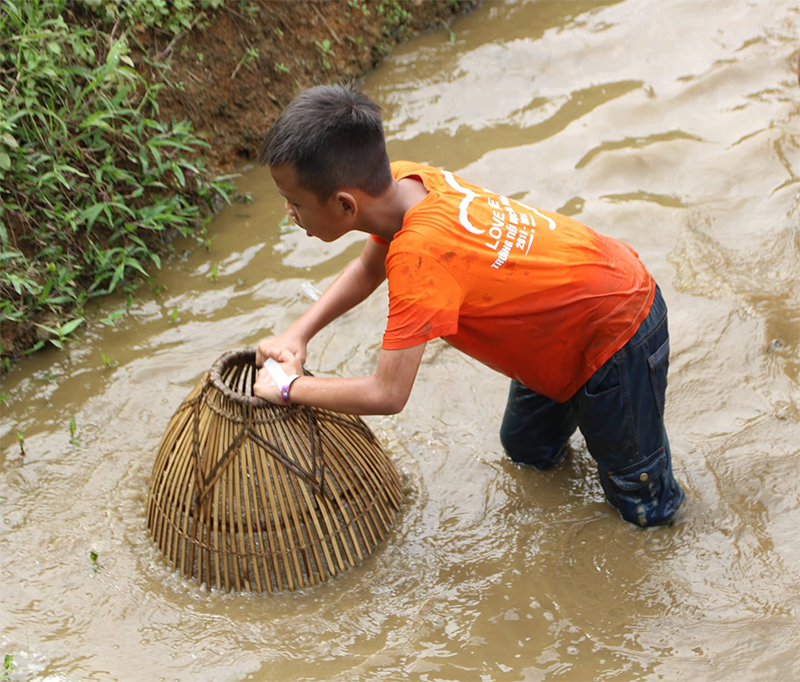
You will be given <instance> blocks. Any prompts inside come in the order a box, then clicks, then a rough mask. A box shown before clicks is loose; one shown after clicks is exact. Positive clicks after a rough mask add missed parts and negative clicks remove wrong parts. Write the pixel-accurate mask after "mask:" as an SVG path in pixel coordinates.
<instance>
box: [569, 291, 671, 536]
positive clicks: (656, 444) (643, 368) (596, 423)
mask: <svg viewBox="0 0 800 682" xmlns="http://www.w3.org/2000/svg"><path fill="white" fill-rule="evenodd" d="M668 366H669V331H668V327H667V306H666V304H665V303H664V300H663V298H662V297H661V292H660V290H658V289H656V298H655V300H654V301H653V306H652V308H651V310H650V313H649V315H648V316H647V318H646V319H645V320H644V322H642V324H641V325H640V327H639V329H638V330H637V331H636V334H634V336H633V338H632V339H631V340H630V341H628V343H627V344H626V345H625V346H624V347H623V348H622V349H621V350H620V351H619V352H618V353H616V355H614V356H613V357H612V358H611V359H610V360H609V361H608V362H606V363H605V364H604V365H603V366H602V367H601V368H600V369H598V370H597V372H595V374H594V375H593V376H592V377H591V378H590V379H589V381H587V382H586V384H585V385H584V386H583V387H582V388H581V389H580V390H579V391H578V393H577V394H576V395H575V396H573V398H572V399H571V400H570V402H571V403H573V404H574V406H575V411H576V415H577V420H578V426H579V428H580V430H581V432H582V433H583V435H584V438H585V439H586V445H587V447H588V448H589V452H590V453H591V455H592V457H594V459H595V460H596V461H597V464H598V469H599V474H600V482H601V483H602V485H603V490H604V491H605V494H606V498H607V499H608V501H609V502H610V503H611V504H612V505H613V506H614V507H616V508H617V509H618V510H619V511H620V513H621V514H622V516H623V518H625V519H626V520H628V521H630V522H631V523H635V524H638V525H640V526H655V525H659V524H664V523H668V522H669V521H670V519H672V517H673V515H674V514H675V512H676V511H677V510H678V507H680V505H681V503H682V502H683V498H684V494H683V490H682V489H681V487H680V485H678V482H677V481H676V480H675V478H674V476H673V473H672V460H671V455H670V449H669V441H668V439H667V432H666V430H665V428H664V395H665V392H666V388H667V369H668Z"/></svg>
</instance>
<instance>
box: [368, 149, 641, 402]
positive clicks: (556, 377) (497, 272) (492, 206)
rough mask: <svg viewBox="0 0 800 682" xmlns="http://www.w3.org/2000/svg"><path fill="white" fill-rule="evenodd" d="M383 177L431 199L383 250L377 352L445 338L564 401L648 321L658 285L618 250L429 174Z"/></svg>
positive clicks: (560, 221) (429, 170) (553, 218)
mask: <svg viewBox="0 0 800 682" xmlns="http://www.w3.org/2000/svg"><path fill="white" fill-rule="evenodd" d="M392 174H393V175H394V178H395V180H401V179H403V178H406V177H415V178H418V179H419V180H421V181H422V183H423V185H424V186H425V189H427V190H428V195H427V196H426V197H425V198H424V199H423V200H422V201H421V202H419V203H418V204H417V205H416V206H414V207H413V208H411V209H410V210H409V211H408V212H407V213H406V215H405V217H404V219H403V226H402V228H401V229H400V231H399V232H397V234H396V235H395V237H394V239H393V240H392V242H391V244H390V246H389V252H388V255H387V257H386V272H387V277H388V280H389V317H388V321H387V327H386V332H385V333H384V336H383V348H385V349H402V348H410V347H412V346H415V345H417V344H419V343H423V342H425V341H429V340H431V339H434V338H437V337H442V338H443V339H444V340H445V341H447V342H448V343H449V344H451V345H452V346H454V347H456V348H458V349H459V350H461V351H463V352H464V353H466V354H467V355H470V356H472V357H473V358H475V359H477V360H479V361H481V362H482V363H484V364H486V365H488V366H489V367H491V368H493V369H495V370H497V371H499V372H502V373H503V374H505V375H506V376H509V377H511V378H513V379H517V380H518V381H520V382H522V383H523V384H525V386H527V387H528V388H530V389H531V390H533V391H536V392H537V393H540V394H542V395H545V396H547V397H549V398H552V399H554V400H557V401H561V402H563V401H565V400H567V399H569V398H570V397H571V396H572V395H573V394H574V393H575V392H576V391H577V390H578V389H579V388H580V387H581V386H582V385H583V384H584V383H585V382H586V381H587V379H589V377H590V376H591V375H592V374H593V373H594V372H595V370H597V369H598V368H599V367H600V366H601V365H602V364H603V363H604V362H605V361H606V360H608V359H609V358H610V357H611V356H612V355H613V354H614V353H616V352H617V351H618V350H619V349H620V348H622V346H624V345H625V343H626V342H627V341H628V340H629V339H630V338H631V337H632V336H633V334H634V333H635V332H636V329H637V328H638V327H639V324H640V323H641V322H642V320H644V318H645V317H646V316H647V313H648V312H649V310H650V305H651V304H652V302H653V297H654V296H655V281H654V280H653V278H652V276H651V275H650V273H649V272H648V271H647V269H646V268H645V266H644V265H643V264H642V262H641V261H640V260H639V257H638V255H637V254H636V252H635V251H634V250H633V249H632V248H630V247H629V246H627V245H626V244H623V243H622V242H619V241H617V240H615V239H612V238H610V237H605V236H603V235H600V234H597V233H596V232H594V231H593V230H591V229H589V228H588V227H586V226H585V225H582V224H581V223H579V222H577V221H576V220H572V219H571V218H568V217H566V216H562V215H559V214H558V213H553V212H550V211H545V210H542V209H539V208H533V207H531V206H526V205H525V204H522V203H520V202H518V201H515V200H513V199H508V198H506V197H503V196H500V195H498V194H495V193H493V192H490V191H488V190H486V189H483V188H481V187H478V186H477V185H473V184H470V183H468V182H465V181H464V180H462V179H461V178H459V177H456V176H455V175H453V174H452V173H449V172H448V171H444V170H441V169H438V168H434V167H431V166H425V165H422V164H417V163H411V162H408V161H398V162H395V163H393V164H392Z"/></svg>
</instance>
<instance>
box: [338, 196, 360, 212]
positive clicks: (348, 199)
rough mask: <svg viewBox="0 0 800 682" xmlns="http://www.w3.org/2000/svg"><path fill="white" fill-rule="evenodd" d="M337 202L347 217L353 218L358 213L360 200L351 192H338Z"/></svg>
mask: <svg viewBox="0 0 800 682" xmlns="http://www.w3.org/2000/svg"><path fill="white" fill-rule="evenodd" d="M336 204H337V206H338V207H339V210H340V211H341V212H342V215H343V216H344V217H345V218H348V219H352V218H355V217H356V215H357V214H358V202H357V201H356V198H355V197H354V196H353V195H352V194H350V192H337V193H336Z"/></svg>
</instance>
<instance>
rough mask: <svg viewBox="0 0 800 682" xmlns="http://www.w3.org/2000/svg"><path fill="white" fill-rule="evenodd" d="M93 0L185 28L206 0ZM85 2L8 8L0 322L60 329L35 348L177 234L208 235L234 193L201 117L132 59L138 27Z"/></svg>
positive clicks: (152, 264) (8, 2) (139, 271)
mask: <svg viewBox="0 0 800 682" xmlns="http://www.w3.org/2000/svg"><path fill="white" fill-rule="evenodd" d="M221 3H222V0H218V1H217V2H213V1H208V2H201V3H200V6H201V7H214V6H219V5H221ZM83 4H85V5H86V6H87V7H89V8H90V9H92V10H94V11H97V13H98V15H99V16H103V17H106V16H107V15H108V16H111V17H112V18H115V21H120V22H122V23H123V24H124V22H125V21H127V22H132V21H141V22H142V23H144V24H145V25H156V26H167V27H168V26H173V24H171V23H170V22H177V23H176V24H174V26H173V28H180V27H182V26H183V27H186V26H188V25H190V24H191V21H192V18H191V17H193V16H194V14H195V12H196V11H197V9H198V8H197V6H196V3H195V2H194V1H193V0H172V1H171V2H168V0H116V1H115V0H111V1H110V2H103V3H100V2H99V0H98V2H94V1H93V0H84V3H83ZM74 7H75V6H74V5H72V4H70V3H69V2H68V1H67V0H25V1H24V2H20V1H19V0H3V11H2V12H0V320H8V321H10V322H13V323H19V324H25V323H27V324H36V325H37V327H38V328H39V330H40V332H44V333H45V335H48V336H49V339H46V340H40V341H38V342H37V343H36V344H34V346H35V349H38V348H41V347H42V346H43V345H45V344H46V343H48V341H49V342H50V343H52V344H53V345H55V346H57V347H59V348H63V347H64V342H65V340H66V339H67V337H69V336H70V335H71V334H72V333H73V332H74V331H75V330H76V329H77V328H78V327H79V326H80V325H81V324H82V323H83V322H84V318H83V316H82V315H80V310H81V308H82V307H83V306H84V304H85V303H86V301H87V300H88V299H90V298H93V297H96V296H101V295H105V294H108V293H110V292H112V291H115V290H117V289H118V288H121V287H127V286H129V285H130V284H131V283H132V282H134V281H135V280H136V279H137V278H139V279H141V278H142V277H144V276H146V275H147V274H148V271H149V270H150V269H151V268H156V269H158V268H160V266H161V257H160V255H159V253H160V252H161V251H163V249H164V246H165V245H166V244H167V243H168V242H169V241H170V240H171V239H172V238H173V237H174V236H176V235H184V236H195V237H197V239H198V240H199V241H201V242H202V241H203V240H204V239H205V233H204V230H205V223H204V217H206V216H208V214H209V213H210V211H211V209H212V207H214V206H215V205H217V204H218V203H221V202H227V201H229V199H230V194H231V193H232V192H233V191H234V188H233V185H232V183H231V181H230V177H229V176H228V177H225V176H223V177H219V178H214V179H211V180H209V179H208V178H207V172H206V170H205V168H204V166H203V165H202V164H201V163H200V162H198V161H197V160H196V159H197V158H198V155H199V153H200V152H201V151H202V150H203V149H204V148H205V147H206V146H207V143H206V142H205V141H203V140H201V139H200V138H198V137H197V136H196V135H195V134H194V133H193V132H192V129H191V126H190V124H189V123H188V122H186V121H177V122H171V123H164V122H161V121H159V120H158V119H157V114H158V102H157V94H158V92H159V90H160V88H161V87H163V84H160V83H154V82H151V81H150V80H146V79H144V78H143V77H142V76H141V75H140V74H139V73H138V72H137V71H136V70H135V69H134V68H133V66H134V64H133V60H132V58H131V54H130V50H129V46H128V41H127V37H126V33H125V32H124V31H119V30H118V29H117V27H113V28H111V27H110V32H105V31H104V30H103V25H102V24H96V25H92V26H83V25H80V24H79V23H78V22H77V21H76V20H75V17H74V15H73V12H74V11H75V10H74ZM123 20H124V21H123ZM106 319H107V320H108V321H110V318H106ZM53 320H56V322H55V323H54V322H53ZM104 323H106V322H104ZM39 336H40V337H41V336H42V334H41V333H40V334H39Z"/></svg>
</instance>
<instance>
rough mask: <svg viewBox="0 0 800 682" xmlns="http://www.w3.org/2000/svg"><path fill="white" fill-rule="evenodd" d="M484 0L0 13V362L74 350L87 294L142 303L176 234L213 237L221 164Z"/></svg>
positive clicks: (57, 1) (229, 0)
mask: <svg viewBox="0 0 800 682" xmlns="http://www.w3.org/2000/svg"><path fill="white" fill-rule="evenodd" d="M477 4H478V2H477V0H380V1H378V0H366V1H365V0H362V1H358V0H337V1H327V2H326V1H316V0H315V1H311V0H308V1H306V0H303V1H298V2H272V1H269V0H266V1H265V0H261V1H257V0H197V2H195V3H194V5H192V6H190V7H189V8H188V9H187V8H185V7H184V8H183V9H181V10H180V11H179V10H175V9H174V8H173V9H170V10H168V11H167V10H165V12H167V13H161V14H154V13H153V10H152V8H151V7H150V6H149V5H146V4H142V3H139V4H137V3H128V4H116V5H115V4H114V3H113V2H111V3H108V4H106V5H104V6H100V5H97V6H95V5H96V3H93V2H90V1H89V0H78V1H76V2H67V1H66V0H34V2H32V3H31V4H30V5H29V6H26V7H24V8H21V9H19V10H17V9H16V8H15V9H14V12H10V13H8V14H6V15H4V16H3V17H2V18H0V34H2V35H0V37H3V40H0V91H2V92H4V93H6V94H4V99H5V105H3V104H2V103H0V119H2V120H1V121H0V180H2V183H0V184H1V185H2V186H1V187H0V199H2V202H0V204H2V209H0V242H1V243H0V247H2V248H0V261H1V262H2V263H3V266H4V267H3V271H2V273H0V296H1V298H0V359H1V360H2V363H0V372H6V371H8V370H9V369H10V368H11V367H12V366H13V362H14V361H15V360H16V359H18V358H19V357H21V356H22V355H23V354H25V353H30V352H33V351H35V350H36V349H38V348H41V347H43V346H44V345H47V344H53V345H56V346H58V347H63V346H64V345H65V343H66V342H67V341H68V339H69V337H70V336H71V335H72V334H73V333H74V332H75V331H76V330H77V329H78V328H80V327H81V326H82V325H84V324H88V323H89V320H88V319H87V317H86V316H84V315H83V309H84V306H85V304H86V302H87V301H89V300H91V299H92V298H96V297H98V296H103V295H105V294H107V293H110V292H112V291H115V290H116V291H119V290H125V291H127V293H128V294H129V295H131V294H132V292H133V291H134V290H135V288H136V287H137V286H139V285H140V284H141V283H142V282H144V281H147V278H148V277H149V276H150V275H152V274H153V273H154V271H155V270H157V269H158V268H160V263H161V259H162V257H168V256H169V247H170V243H171V240H172V238H173V237H174V235H176V234H182V235H184V236H195V237H197V238H198V240H199V242H200V243H202V242H203V234H204V231H203V230H204V224H205V223H204V220H206V219H207V218H208V216H209V214H210V212H211V211H212V209H213V206H214V205H215V204H219V203H220V202H224V201H229V200H230V199H231V198H232V196H234V195H235V190H234V188H233V186H232V185H231V183H230V181H229V180H228V179H227V177H226V174H228V173H231V172H233V171H235V170H236V169H237V168H238V167H240V166H241V165H242V164H245V163H247V162H249V161H251V160H252V159H254V157H255V155H256V153H257V151H258V148H259V146H260V144H261V140H262V138H263V135H264V133H265V131H266V130H267V129H268V127H269V125H270V124H271V122H272V121H273V120H274V119H275V117H276V116H277V115H278V113H279V112H280V111H281V110H282V108H283V107H284V106H285V105H286V104H287V103H288V102H289V101H290V100H291V99H292V98H293V97H294V96H295V95H296V94H298V93H299V92H301V91H302V90H304V89H305V88H307V87H309V86H312V85H315V84H320V83H331V82H340V81H345V80H357V79H359V78H360V77H362V76H363V75H364V74H365V73H367V72H368V71H369V70H370V69H371V68H373V67H374V66H375V65H376V64H377V63H379V62H380V60H381V59H382V58H383V57H384V56H385V55H386V54H388V53H389V52H390V51H391V49H392V48H393V47H394V46H395V45H397V44H398V43H401V42H403V41H405V40H407V39H408V38H410V37H411V36H413V35H416V34H418V33H420V32H423V31H426V30H434V29H436V28H440V29H442V30H445V29H447V28H448V22H449V21H451V20H452V18H454V17H455V16H456V15H458V14H460V13H463V12H465V11H468V10H470V9H472V8H473V7H474V6H475V5H477ZM137 7H146V8H148V9H147V12H148V13H145V11H144V10H141V12H140V13H139V14H136V13H135V12H134V11H133V10H134V9H135V8H137ZM93 12H94V13H93ZM97 12H99V13H100V14H97ZM168 12H173V13H172V14H169V13H168ZM45 76H46V78H45ZM124 314H125V312H124V310H122V311H119V316H122V315H124ZM102 322H103V323H104V324H113V323H114V319H113V318H112V319H108V318H107V319H105V320H103V321H102Z"/></svg>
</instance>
